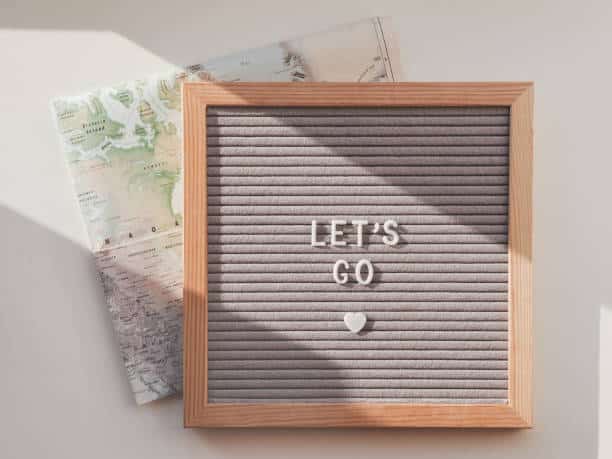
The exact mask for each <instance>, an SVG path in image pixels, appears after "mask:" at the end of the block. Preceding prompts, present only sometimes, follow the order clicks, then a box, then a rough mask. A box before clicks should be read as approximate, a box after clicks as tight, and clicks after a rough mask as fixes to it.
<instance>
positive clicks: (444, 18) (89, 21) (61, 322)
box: [0, 0, 612, 459]
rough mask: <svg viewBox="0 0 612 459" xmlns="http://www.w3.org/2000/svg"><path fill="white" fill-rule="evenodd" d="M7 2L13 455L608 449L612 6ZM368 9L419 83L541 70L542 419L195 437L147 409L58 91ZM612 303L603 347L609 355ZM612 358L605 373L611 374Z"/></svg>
mask: <svg viewBox="0 0 612 459" xmlns="http://www.w3.org/2000/svg"><path fill="white" fill-rule="evenodd" d="M9 3H11V4H17V2H13V1H10V0H8V1H7V0H3V1H2V2H1V3H0V88H1V89H0V155H1V162H0V257H1V258H0V302H1V303H0V362H1V364H2V370H1V371H0V457H2V458H28V459H29V458H64V459H68V458H84V457H87V458H123V457H147V458H158V457H159V458H170V457H171V458H182V457H214V458H217V457H230V458H232V457H236V458H237V457H247V458H274V457H279V458H288V457H292V458H313V457H334V458H342V457H351V458H353V459H356V458H372V457H380V458H387V457H389V458H391V457H397V458H400V457H401V458H408V457H414V458H419V459H427V458H453V459H457V458H470V459H479V458H482V459H485V458H487V459H488V458H491V457H496V458H521V459H525V458H557V459H562V458H571V459H576V458H586V459H589V458H595V457H598V452H597V451H598V444H599V443H600V444H601V451H600V455H599V457H600V459H604V458H610V457H612V448H611V444H610V439H609V438H608V437H611V436H612V423H611V422H610V418H611V417H612V416H611V415H610V412H611V410H612V407H610V403H611V402H610V400H611V398H612V397H610V396H609V395H607V394H608V392H606V390H605V388H603V387H602V393H603V394H604V395H605V396H602V402H601V403H600V401H599V395H598V390H599V388H598V384H599V376H598V369H599V360H598V356H599V353H600V339H599V330H600V304H603V303H612V281H611V279H612V243H611V242H610V235H611V234H612V193H611V190H610V181H611V176H612V148H611V139H612V110H611V109H612V105H611V104H612V97H611V96H612V91H611V90H610V87H611V83H612V66H611V64H610V62H611V56H612V28H611V27H610V24H611V23H612V21H611V20H612V3H610V2H609V1H607V0H601V1H585V2H576V6H571V5H570V2H554V1H528V0H520V1H512V2H504V3H503V4H502V2H491V1H487V0H482V1H464V2H452V1H447V2H442V1H440V2H438V1H436V2H431V1H430V2H428V1H425V0H423V1H418V2H412V1H399V0H398V1H384V0H378V1H368V2H365V1H349V0H341V1H330V0H326V1H318V0H310V1H302V2H291V1H276V0H258V1H256V2H255V1H247V0H241V1H232V0H228V1H210V0H200V1H195V0H176V1H173V2H164V3H162V2H159V4H157V3H156V2H151V1H144V0H136V1H132V2H125V1H118V0H108V1H104V2H100V1H97V2H90V1H80V2H74V1H68V0H56V1H53V2H47V1H44V0H39V1H33V2H27V3H26V2H19V5H18V6H8V4H9ZM372 15H389V16H393V17H394V20H395V26H396V29H397V31H398V33H399V37H400V46H401V51H402V61H403V66H404V73H405V77H406V78H407V79H409V80H414V81H418V80H424V81H432V80H442V81H469V80H533V81H535V82H536V99H535V103H536V109H535V111H536V117H535V120H536V158H535V209H534V210H535V276H534V281H535V313H534V325H535V328H534V331H535V392H534V395H535V428H534V429H532V430H528V431H503V430H496V431H484V430H481V431H460V430H455V431H452V430H438V431H435V430H386V431H385V430H366V431H360V430H325V431H324V430H286V429H283V430H280V429H267V430H261V429H260V430H184V429H183V427H182V401H181V400H180V399H172V400H166V401H163V402H159V403H153V404H150V405H147V406H144V407H137V406H136V405H135V404H134V403H133V401H132V397H131V394H130V390H129V388H128V384H127V380H126V378H125V373H124V371H125V370H124V368H123V365H122V363H121V361H120V358H119V354H118V352H117V348H116V345H115V341H114V336H113V332H112V328H111V325H110V321H109V316H108V314H107V311H106V306H105V303H104V300H103V297H102V290H101V288H100V287H99V285H98V282H97V278H96V275H95V271H94V267H93V265H92V260H91V257H90V254H89V251H88V250H87V248H86V247H87V242H86V234H85V231H84V228H83V225H82V223H81V218H80V215H79V212H78V210H77V203H76V200H75V199H74V197H73V193H72V190H71V184H70V181H69V177H68V172H67V169H66V166H65V165H64V162H63V158H62V156H61V154H60V152H59V149H58V142H57V139H56V136H55V133H54V131H53V126H52V122H51V117H50V113H49V108H48V101H49V99H50V98H51V97H52V96H55V95H63V94H72V93H77V92H80V91H82V90H84V89H89V88H95V87H98V86H100V85H107V84H111V83H115V82H117V81H121V80H125V79H129V78H137V77H139V76H143V75H146V74H148V73H152V72H159V71H162V70H165V69H166V68H168V67H169V66H170V65H172V64H185V63H190V62H198V61H203V60H205V59H206V58H209V57H213V56H217V55H221V54H225V53H227V52H230V51H236V50H239V49H242V48H245V47H252V46H258V45H264V44H267V43H269V42H274V41H276V40H278V39H281V38H289V37H293V36H296V35H300V34H303V33H308V32H312V31H317V30H320V29H325V28H327V27H329V26H331V25H334V24H336V23H342V22H350V21H354V20H357V19H361V18H364V17H368V16H372ZM602 311H604V309H602ZM607 314H608V315H607V316H606V317H607V319H606V321H605V322H604V321H602V324H601V330H602V343H603V342H604V341H605V340H604V339H603V338H606V340H607V344H606V345H605V346H603V347H602V348H601V355H602V359H604V358H606V357H607V359H612V349H611V348H610V346H611V342H610V339H609V338H608V336H609V334H612V320H610V312H609V311H608V313H607ZM602 317H603V316H602ZM606 324H607V325H606ZM606 327H607V328H606ZM606 329H607V332H608V333H605V330H606ZM608 361H609V360H602V376H601V378H602V379H601V380H602V382H603V381H607V382H608V385H609V386H611V385H612V384H610V381H611V380H612V377H611V376H610V372H611V369H610V367H611V365H606V364H605V362H608ZM606 372H607V373H606ZM605 378H607V379H605ZM609 390H612V389H609ZM604 400H605V401H606V403H604ZM606 404H607V405H606ZM600 405H601V410H599V409H598V408H599V407H600ZM600 411H601V413H600ZM600 417H601V420H602V425H601V426H599V425H598V419H599V418H600ZM606 422H607V424H604V423H606ZM598 429H599V430H600V431H601V432H602V433H603V435H601V442H599V441H598ZM606 432H607V433H606Z"/></svg>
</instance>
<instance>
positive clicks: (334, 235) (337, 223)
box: [330, 220, 346, 246]
mask: <svg viewBox="0 0 612 459" xmlns="http://www.w3.org/2000/svg"><path fill="white" fill-rule="evenodd" d="M343 225H346V221H345V220H332V221H331V242H330V245H332V246H337V245H346V241H340V240H338V238H337V236H340V237H342V235H343V234H344V232H343V231H342V230H339V229H337V228H338V227H339V226H343Z"/></svg>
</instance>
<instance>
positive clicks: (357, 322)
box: [344, 312, 368, 333]
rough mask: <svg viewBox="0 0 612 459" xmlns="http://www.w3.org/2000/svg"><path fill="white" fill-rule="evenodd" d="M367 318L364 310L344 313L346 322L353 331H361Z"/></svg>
mask: <svg viewBox="0 0 612 459" xmlns="http://www.w3.org/2000/svg"><path fill="white" fill-rule="evenodd" d="M367 320H368V318H367V317H366V315H365V314H364V313H363V312H347V313H346V314H344V323H345V324H346V326H347V328H348V329H349V330H350V331H352V332H353V333H359V332H360V331H361V329H362V328H363V327H364V326H365V324H366V321H367Z"/></svg>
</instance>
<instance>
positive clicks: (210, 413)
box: [183, 83, 533, 428]
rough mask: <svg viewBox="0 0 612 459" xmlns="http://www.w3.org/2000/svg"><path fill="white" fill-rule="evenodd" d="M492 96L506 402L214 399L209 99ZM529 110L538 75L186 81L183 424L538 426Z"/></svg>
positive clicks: (461, 102) (386, 101)
mask: <svg viewBox="0 0 612 459" xmlns="http://www.w3.org/2000/svg"><path fill="white" fill-rule="evenodd" d="M487 105H488V106H509V107H510V156H509V161H510V168H509V201H508V202H509V209H508V214H509V225H508V231H509V235H508V237H509V239H508V252H509V253H508V254H509V261H508V263H509V266H508V272H509V287H508V288H509V306H508V308H509V309H508V310H509V331H508V333H509V336H508V342H509V349H508V351H509V352H508V355H509V357H508V359H509V362H508V371H509V374H508V404H502V405H495V404H490V405H488V404H469V405H461V404H406V403H261V404H260V403H214V404H209V403H208V400H207V393H208V387H207V377H208V375H207V360H208V359H207V352H208V343H207V329H208V324H207V309H208V306H207V296H208V281H207V277H208V274H207V271H208V270H207V253H208V245H207V213H208V211H207V174H206V143H207V142H206V111H207V107H208V106H260V107H261V106H270V107H291V106H295V107H306V106H310V107H313V106H317V107H377V106H381V107H401V106H404V107H407V106H417V107H418V106H455V107H457V106H459V107H460V106H487ZM532 110H533V85H532V83H185V84H184V85H183V116H184V151H185V296H184V298H185V316H184V325H185V327H184V371H185V373H184V402H185V412H184V422H185V426H186V427H261V426H283V427H332V426H334V427H365V426H376V427H513V428H521V427H531V425H532V388H531V385H532V381H531V379H532V332H531V320H532V268H531V257H532V215H531V213H532V155H533V130H532Z"/></svg>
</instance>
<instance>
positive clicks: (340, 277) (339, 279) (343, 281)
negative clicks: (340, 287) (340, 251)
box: [334, 260, 349, 284]
mask: <svg viewBox="0 0 612 459" xmlns="http://www.w3.org/2000/svg"><path fill="white" fill-rule="evenodd" d="M340 266H342V267H343V268H344V270H345V271H346V270H347V269H348V267H349V265H348V263H347V262H346V261H345V260H338V261H337V262H336V263H335V264H334V280H335V281H336V282H337V283H338V284H346V282H347V281H348V275H347V274H346V272H343V273H342V275H340V273H339V270H340Z"/></svg>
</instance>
